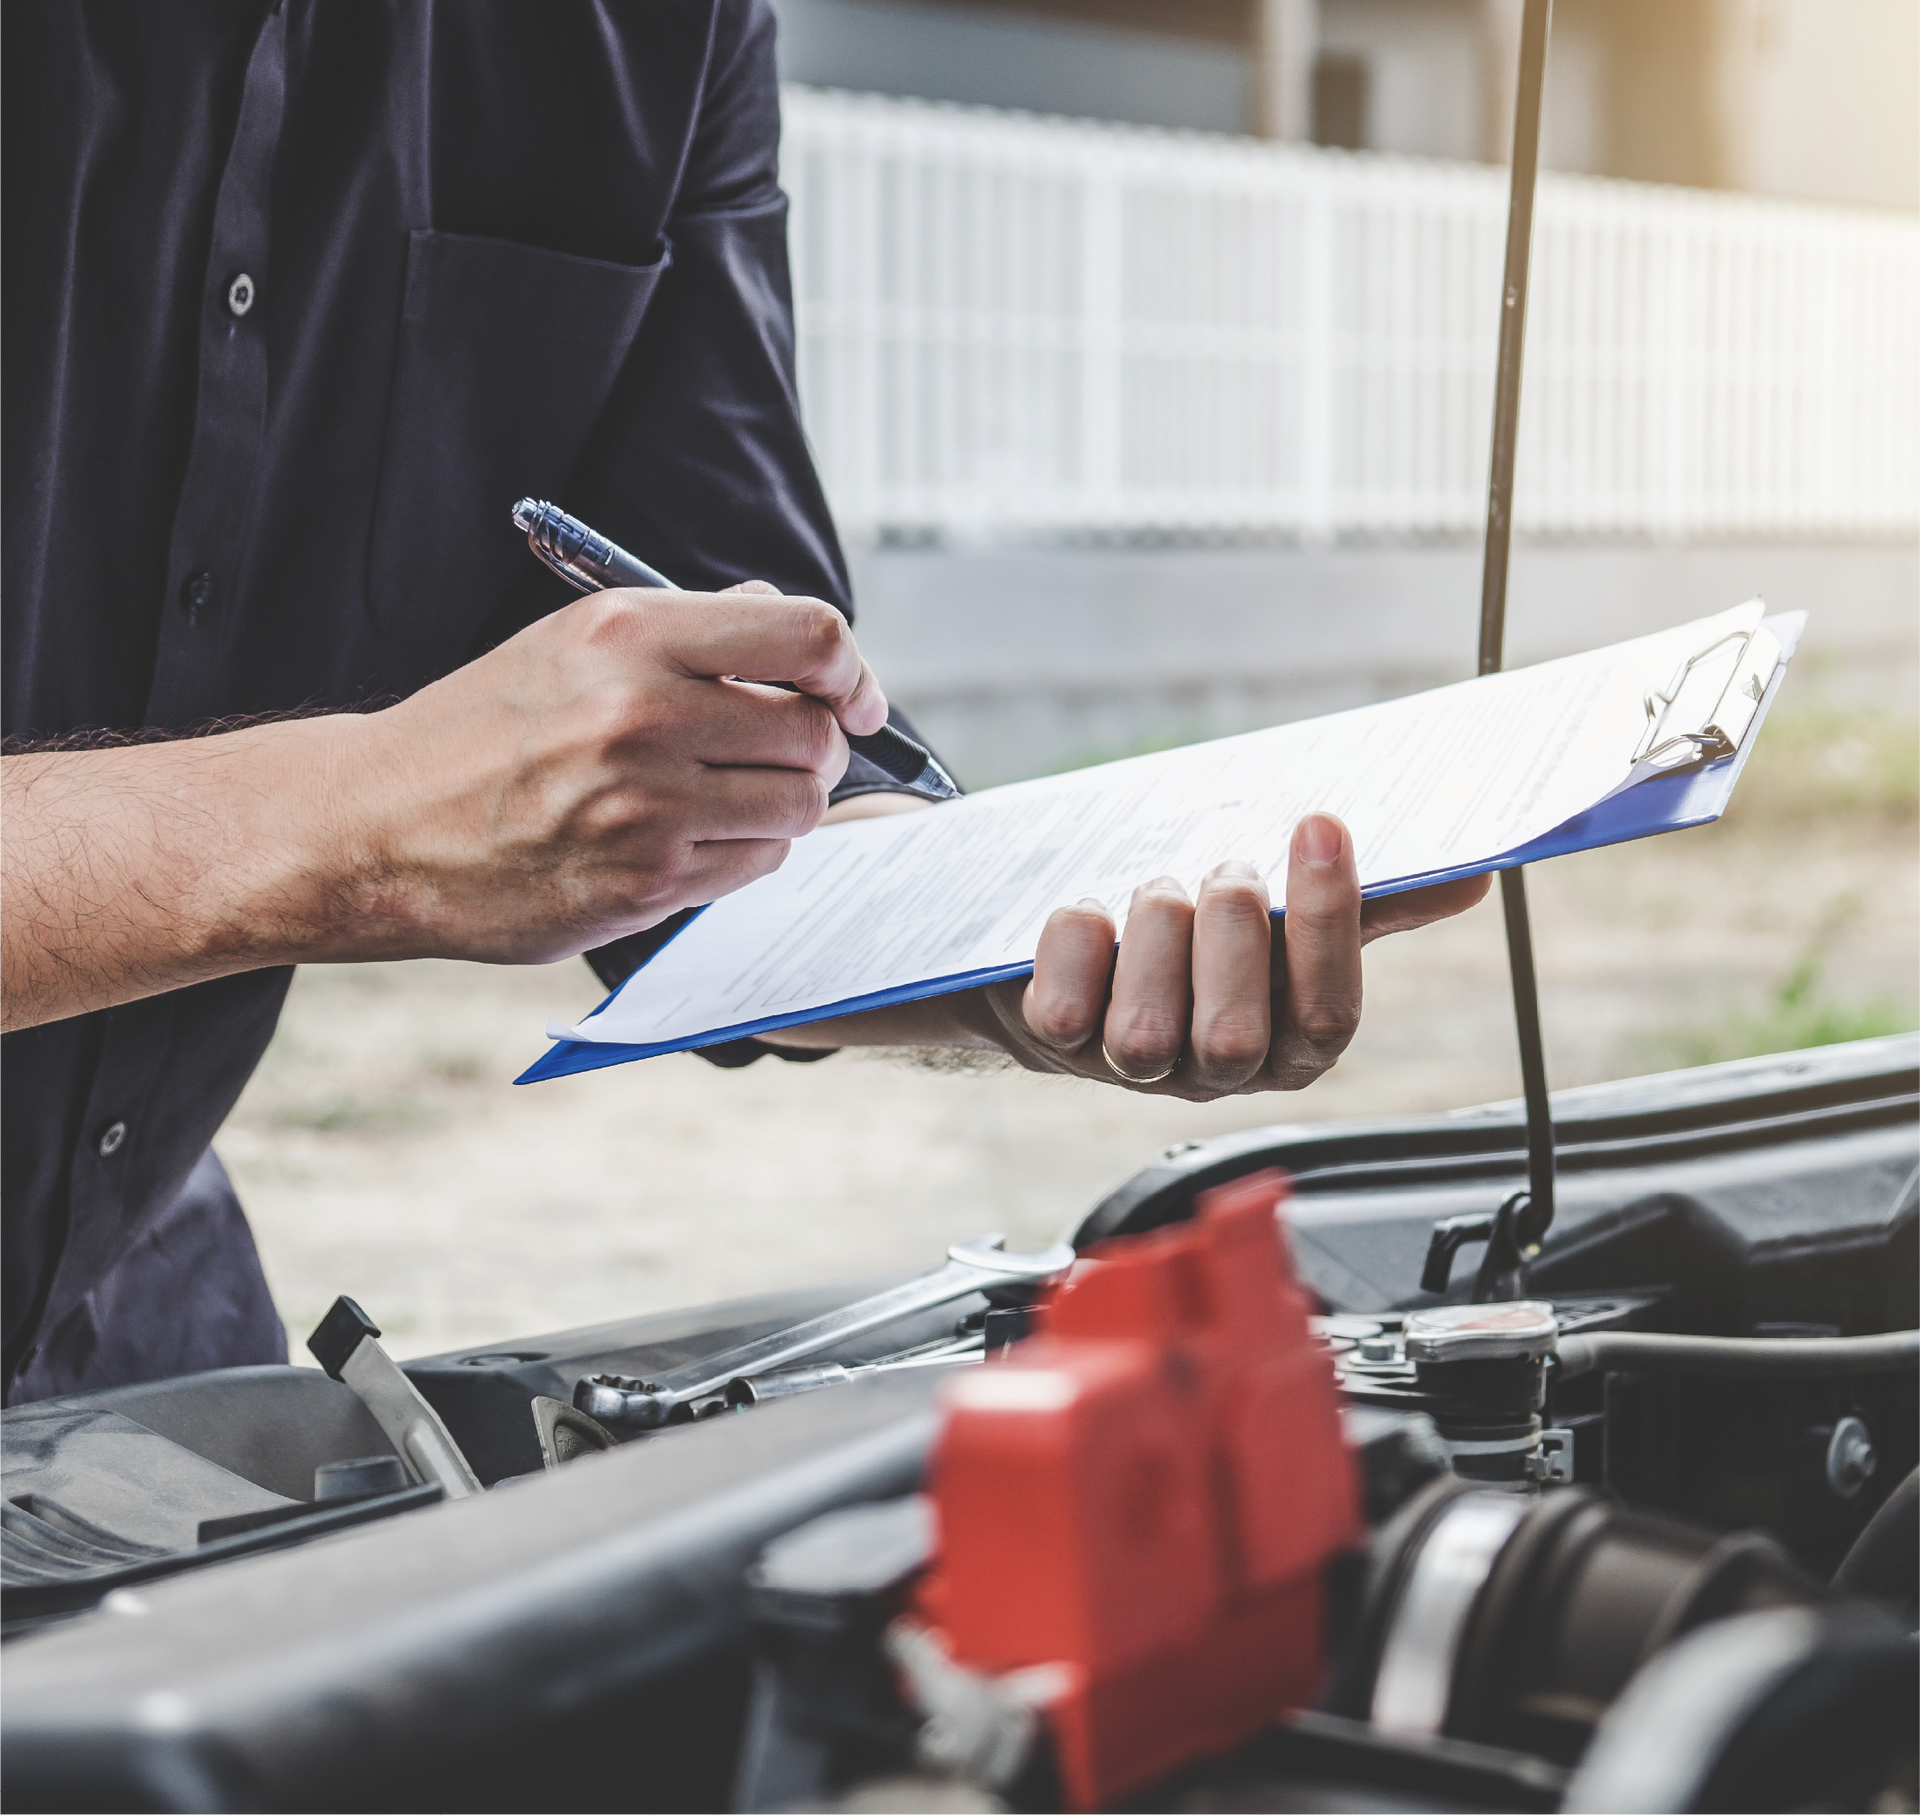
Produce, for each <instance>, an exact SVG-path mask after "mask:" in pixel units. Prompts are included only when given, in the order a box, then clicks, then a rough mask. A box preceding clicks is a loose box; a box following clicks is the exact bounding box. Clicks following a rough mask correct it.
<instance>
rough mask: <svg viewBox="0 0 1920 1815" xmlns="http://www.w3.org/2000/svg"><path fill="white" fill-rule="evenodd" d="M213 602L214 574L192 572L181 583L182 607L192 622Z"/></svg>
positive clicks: (188, 620)
mask: <svg viewBox="0 0 1920 1815" xmlns="http://www.w3.org/2000/svg"><path fill="white" fill-rule="evenodd" d="M212 603H213V575H212V574H210V573H190V574H188V575H187V577H186V578H185V579H184V580H183V581H181V583H180V609H181V610H182V611H183V612H185V613H186V614H187V622H188V623H189V624H191V623H192V622H193V621H194V619H196V618H197V617H199V615H200V614H201V612H203V611H205V610H206V608H207V607H208V606H209V605H211V604H212Z"/></svg>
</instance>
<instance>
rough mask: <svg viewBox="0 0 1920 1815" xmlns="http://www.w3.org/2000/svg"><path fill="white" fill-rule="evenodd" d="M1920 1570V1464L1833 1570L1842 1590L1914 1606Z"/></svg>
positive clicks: (1888, 1498) (1842, 1591)
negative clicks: (1917, 1577)
mask: <svg viewBox="0 0 1920 1815" xmlns="http://www.w3.org/2000/svg"><path fill="white" fill-rule="evenodd" d="M1916 1576H1920V1468H1916V1469H1915V1470H1914V1471H1913V1472H1912V1473H1911V1474H1910V1475H1908V1476H1907V1478H1906V1479H1905V1480H1904V1481H1902V1482H1901V1483H1900V1485H1899V1486H1898V1487H1896V1488H1895V1489H1894V1490H1893V1492H1892V1493H1890V1494H1889V1495H1887V1497H1886V1500H1885V1501H1884V1502H1883V1503H1882V1505H1881V1507H1880V1510H1879V1511H1878V1512H1877V1513H1875V1514H1874V1515H1873V1517H1872V1518H1871V1519H1869V1520H1868V1521H1867V1523H1866V1526H1865V1529H1863V1530H1862V1531H1861V1533H1860V1535H1859V1537H1857V1538H1855V1539H1854V1541H1853V1548H1852V1549H1851V1550H1850V1551H1848V1552H1847V1554H1846V1556H1845V1557H1844V1558H1843V1559H1842V1560H1841V1563H1840V1567H1839V1568H1838V1569H1836V1570H1835V1571H1834V1572H1833V1585H1834V1587H1835V1588H1836V1589H1837V1590H1839V1592H1840V1593H1841V1594H1864V1595H1871V1596H1872V1597H1874V1598H1875V1599H1876V1600H1882V1601H1899V1602H1901V1603H1902V1604H1903V1605H1904V1606H1906V1607H1907V1608H1908V1609H1911V1608H1912V1605H1913V1601H1914V1594H1915V1588H1916Z"/></svg>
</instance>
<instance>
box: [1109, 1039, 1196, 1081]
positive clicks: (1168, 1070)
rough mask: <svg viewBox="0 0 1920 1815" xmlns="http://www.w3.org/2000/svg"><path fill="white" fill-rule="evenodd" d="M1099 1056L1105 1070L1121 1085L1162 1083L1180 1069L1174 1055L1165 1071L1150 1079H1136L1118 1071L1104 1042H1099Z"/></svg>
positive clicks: (1115, 1062)
mask: <svg viewBox="0 0 1920 1815" xmlns="http://www.w3.org/2000/svg"><path fill="white" fill-rule="evenodd" d="M1100 1056H1101V1058H1103V1059H1105V1060H1106V1062H1107V1069H1108V1070H1109V1071H1110V1072H1112V1073H1113V1075H1114V1076H1115V1077H1116V1078H1118V1079H1119V1080H1120V1082H1121V1083H1122V1084H1158V1083H1160V1082H1162V1080H1164V1079H1166V1078H1170V1077H1172V1076H1173V1074H1174V1073H1175V1072H1176V1071H1178V1070H1179V1069H1180V1055H1179V1054H1178V1053H1175V1054H1174V1055H1173V1063H1172V1064H1171V1065H1169V1066H1168V1067H1167V1068H1166V1070H1165V1071H1156V1072H1155V1073H1154V1074H1153V1076H1152V1077H1150V1078H1136V1077H1135V1076H1134V1075H1133V1073H1132V1072H1130V1071H1122V1070H1121V1069H1120V1061H1119V1060H1118V1059H1116V1058H1115V1057H1114V1056H1113V1054H1112V1053H1110V1052H1109V1051H1108V1050H1107V1043H1106V1041H1104V1040H1102V1041H1101V1042H1100Z"/></svg>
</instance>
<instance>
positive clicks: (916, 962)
mask: <svg viewBox="0 0 1920 1815" xmlns="http://www.w3.org/2000/svg"><path fill="white" fill-rule="evenodd" d="M1763 610H1764V607H1763V606H1762V605H1761V603H1760V602H1759V601H1758V600H1754V601H1752V602H1750V603H1749V604H1746V605H1742V606H1738V607H1736V608H1734V609H1733V610H1732V611H1727V612H1723V613H1720V614H1719V615H1718V616H1716V617H1713V618H1706V619H1701V620H1699V621H1697V622H1695V623H1691V624H1685V625H1681V626H1679V627H1677V628H1675V629H1673V630H1668V631H1662V632H1660V633H1658V634H1656V635H1654V636H1649V637H1640V638H1636V639H1634V640H1633V641H1631V642H1627V643H1619V644H1615V645H1613V646H1612V647H1610V648H1607V649H1601V650H1596V651H1594V652H1593V653H1591V654H1587V655H1580V656H1570V657H1566V658H1564V659H1562V660H1559V661H1553V662H1545V663H1542V664H1540V665H1539V666H1537V667H1534V668H1525V669H1518V670H1515V671H1513V672H1511V673H1506V674H1498V675H1488V676H1486V677H1484V678H1482V679H1479V680H1473V681H1464V682H1461V683H1459V684H1457V685H1455V686H1451V687H1442V688H1438V689H1436V690H1434V691H1433V692H1430V693H1423V694H1416V695H1414V696H1412V697H1411V698H1407V699H1400V700H1390V701H1387V702H1385V703H1383V704H1381V705H1376V706H1364V707H1361V708H1359V709H1357V710H1355V711H1351V712H1342V713H1337V714H1334V715H1332V716H1331V717H1327V718H1320V719H1311V720H1307V721H1305V722H1302V723H1299V724H1292V725H1282V726H1278V727H1276V728H1274V729H1272V730H1267V731H1254V732H1248V733H1246V734H1244V735H1242V736H1238V737H1228V738H1221V739H1218V740H1216V741H1214V742H1211V743H1205V744H1196V745H1192V746H1190V747H1188V748H1186V749H1181V750H1171V751H1167V752H1164V753H1161V754H1157V755H1153V756H1140V757H1133V758H1130V759H1128V760H1127V761H1124V762H1117V763H1108V764H1105V765H1103V766H1101V767H1099V768H1093V769H1085V770H1081V771H1078V772H1076V773H1073V774H1069V775H1061V776H1052V777H1047V778H1044V779H1041V780H1038V781H1029V782H1019V783H1015V784H1013V785H1012V786H1009V787H1003V788H994V789H990V790H987V791H985V792H982V793H979V794H975V795H970V796H968V797H966V798H965V799H962V800H959V801H955V802H952V803H950V804H947V805H943V806H941V807H938V808H936V809H932V810H929V811H927V812H923V813H913V814H901V815H897V816H894V817H891V818H886V819H874V820H861V821H855V822H854V823H852V824H849V825H844V826H833V827H827V828H824V829H822V830H821V831H818V832H815V833H812V834H811V835H810V836H808V837H806V838H803V839H800V840H798V841H796V843H795V844H794V847H793V850H792V853H791V855H790V856H789V857H788V859H787V861H786V863H785V864H784V865H783V866H782V867H781V868H780V869H779V870H777V871H776V872H774V874H772V875H771V876H767V877H763V878H762V879H761V880H760V881H758V882H755V883H752V884H750V885H749V886H748V887H746V888H744V889H742V890H740V891H739V892H738V893H737V894H733V895H729V896H727V897H725V898H724V899H722V900H721V901H718V902H716V903H714V904H713V905H712V906H711V907H709V908H708V909H706V911H705V912H703V913H702V914H701V915H700V916H699V917H698V918H697V919H696V920H695V921H693V923H692V924H691V925H690V926H689V927H687V929H686V930H685V931H683V932H682V933H681V934H680V935H679V936H678V937H677V938H675V939H674V940H673V941H672V942H671V943H670V944H669V945H667V946H666V947H665V948H664V949H663V950H662V951H661V952H660V953H659V954H658V955H657V956H656V957H655V958H654V959H653V960H652V961H651V962H650V963H649V964H647V965H646V966H645V967H643V968H642V969H641V970H639V971H637V972H636V973H635V974H634V975H633V976H632V977H631V978H629V979H628V981H627V982H626V983H625V984H624V985H622V987H621V988H620V990H619V991H618V993H617V994H616V995H614V996H613V997H612V998H611V999H610V1000H609V1001H608V1002H607V1003H605V1004H604V1005H602V1007H601V1008H600V1009H599V1010H597V1011H596V1012H595V1013H594V1014H593V1015H591V1016H589V1017H588V1018H587V1019H586V1020H584V1021H582V1022H581V1023H580V1024H579V1025H578V1026H577V1027H565V1026H560V1025H554V1026H551V1027H550V1028H549V1029H548V1032H549V1034H550V1035H551V1036H552V1037H553V1038H556V1039H572V1040H583V1041H590V1042H600V1043H610V1044H616V1045H623V1046H661V1045H667V1044H678V1045H705V1044H708V1043H710V1042H712V1041H716V1040H721V1039H729V1038H735V1037H738V1036H739V1035H740V1034H741V1033H743V1032H746V1031H766V1030H767V1029H769V1028H771V1027H777V1026H791V1025H793V1024H795V1023H797V1022H800V1021H806V1020H815V1019H819V1018H821V1017H822V1016H823V1015H824V1014H826V1013H830V1012H833V1011H835V1010H844V1009H847V1008H850V1007H852V1006H859V1007H871V1006H875V1005H876V1004H877V1003H879V1002H885V1001H904V1000H911V999H914V998H917V997H924V996H930V995H936V994H940V993H942V992H944V991H946V990H951V989H957V988H965V987H967V986H968V985H969V984H971V983H973V982H977V981H979V980H980V979H981V978H982V977H983V976H992V975H1006V974H1012V973H1017V972H1018V971H1019V970H1020V969H1022V968H1025V967H1029V966H1031V964H1032V961H1033V955H1034V951H1035V948H1036V946H1037V944H1038V942H1039V936H1040V930H1041V927H1042V926H1043V925H1044V924H1045V922H1046V918H1047V916H1048V915H1049V914H1050V913H1052V912H1053V910H1054V909H1055V908H1058V907H1061V906H1063V905H1065V904H1067V903H1070V902H1075V901H1079V900H1082V899H1085V898H1087V897H1089V896H1091V897H1093V898H1094V899H1097V900H1099V901H1100V902H1102V903H1103V904H1104V905H1105V906H1106V907H1107V908H1108V909H1109V910H1110V911H1111V912H1112V913H1113V914H1114V916H1115V919H1116V920H1118V921H1121V922H1122V923H1123V924H1124V917H1125V913H1126V908H1127V902H1128V899H1129V897H1130V896H1131V894H1132V892H1133V890H1134V888H1135V887H1136V886H1137V885H1138V884H1140V883H1142V882H1145V881H1147V880H1149V879H1151V878H1153V877H1156V876H1162V875H1170V876H1173V877H1176V878H1177V879H1178V880H1179V881H1180V882H1181V883H1182V884H1183V885H1184V886H1185V887H1186V889H1187V890H1188V892H1189V893H1192V892H1193V890H1194V889H1195V888H1196V887H1197V886H1198V884H1199V882H1200V879H1201V878H1202V877H1203V876H1204V875H1205V874H1206V872H1207V871H1208V870H1210V869H1211V868H1212V867H1213V866H1214V865H1215V864H1217V863H1220V862H1222V861H1224V860H1225V859H1228V858H1240V859H1242V860H1244V861H1246V862H1249V863H1252V864H1254V865H1255V866H1256V867H1257V868H1258V869H1259V871H1260V873H1261V874H1262V876H1264V877H1265V878H1266V879H1267V882H1268V886H1269V888H1270V889H1271V891H1272V894H1273V898H1274V900H1275V901H1276V903H1277V902H1279V901H1281V900H1283V899H1284V896H1285V887H1286V865H1287V848H1288V844H1289V842H1290V840H1291V837H1292V833H1293V828H1294V826H1295V824H1296V823H1297V822H1298V821H1299V819H1300V818H1301V817H1302V816H1303V815H1304V814H1306V813H1309V812H1315V811H1324V812H1330V813H1334V814H1337V815H1338V816H1339V817H1340V818H1341V819H1342V820H1344V821H1345V822H1346V825H1347V827H1348V829H1349V830H1350V832H1351V833H1352V835H1353V840H1354V846H1355V853H1356V857H1357V860H1358V864H1359V871H1360V881H1361V886H1362V888H1363V889H1364V890H1365V891H1366V892H1367V893H1369V894H1383V893H1388V892H1390V891H1391V890H1392V889H1393V888H1395V887H1396V886H1407V885H1409V884H1410V883H1412V882H1414V881H1416V880H1417V879H1419V878H1421V877H1424V876H1430V875H1432V874H1434V873H1436V872H1438V871H1442V870H1450V869H1460V868H1464V867H1471V866H1486V867H1490V866H1491V865H1492V864H1493V863H1494V861H1495V860H1496V859H1498V858H1499V857H1501V856H1502V855H1504V854H1505V853H1507V852H1509V851H1514V850H1517V849H1519V848H1520V847H1521V846H1523V845H1526V844H1528V843H1530V842H1531V841H1532V840H1534V839H1536V838H1539V837H1541V836H1543V835H1544V834H1545V833H1547V832H1550V831H1552V830H1553V829H1554V828H1555V827H1557V826H1560V825H1562V824H1564V823H1565V822H1566V821H1567V820H1569V819H1571V818H1572V817H1573V816H1574V815H1575V814H1577V813H1580V812H1583V811H1585V810H1586V809H1588V808H1590V807H1592V806H1593V805H1594V804H1595V803H1596V802H1598V801H1600V800H1601V799H1603V798H1604V797H1605V796H1606V795H1607V794H1609V793H1610V792H1611V791H1612V790H1613V789H1614V788H1616V787H1617V786H1618V785H1619V784H1620V783H1621V782H1622V781H1624V780H1625V778H1626V776H1627V774H1628V772H1629V770H1630V769H1631V767H1632V756H1633V752H1634V748H1635V745H1636V743H1637V742H1638V741H1639V739H1640V737H1641V734H1642V732H1643V731H1644V730H1645V727H1646V724H1647V712H1646V704H1645V702H1646V697H1647V694H1648V692H1649V690H1650V689H1652V688H1655V687H1658V686H1663V685H1665V684H1666V683H1667V682H1669V681H1670V679H1671V677H1672V675H1673V673H1674V671H1675V670H1676V668H1677V667H1678V666H1679V665H1680V664H1681V663H1682V662H1683V661H1684V660H1685V659H1686V658H1687V657H1688V656H1689V655H1691V654H1693V653H1694V652H1695V651H1697V650H1699V649H1700V648H1701V647H1702V646H1703V645H1704V644H1706V643H1709V642H1711V641H1712V640H1713V639H1714V638H1715V637H1716V636H1721V635H1725V634H1726V633H1727V632H1729V631H1736V630H1747V629H1751V628H1752V627H1753V626H1754V625H1756V624H1758V622H1759V621H1760V617H1761V615H1762V612H1763Z"/></svg>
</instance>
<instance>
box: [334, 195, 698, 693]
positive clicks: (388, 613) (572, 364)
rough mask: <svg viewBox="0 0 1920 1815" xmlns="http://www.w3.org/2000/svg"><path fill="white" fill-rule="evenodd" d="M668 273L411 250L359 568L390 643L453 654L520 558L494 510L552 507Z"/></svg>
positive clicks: (428, 241) (439, 238)
mask: <svg viewBox="0 0 1920 1815" xmlns="http://www.w3.org/2000/svg"><path fill="white" fill-rule="evenodd" d="M667 262H668V256H667V254H666V253H664V252H663V253H662V255H661V257H660V258H659V259H658V260H656V261H655V262H654V263H653V264H650V265H615V264H608V263H606V262H604V261H602V260H600V259H592V258H576V257H574V256H572V255H570V254H568V253H564V252H547V251H542V250H540V249H539V248H537V247H533V246H520V245H514V244H511V243H509V242H508V241H506V240H494V239H476V238H472V237H470V236H467V235H464V234H457V233H433V232H427V231H416V232H414V233H413V234H411V235H410V236H409V244H408V248H407V285H406V300H405V302H404V304H403V306H402V309H401V317H400V336H399V345H398V349H397V352H396V357H395V365H394V375H393V390H392V395H391V398H390V400H389V403H388V408H387V424H386V438H385V443H384V447H383V451H382V454H381V464H380V485H379V492H378V496H377V497H376V499H375V501H374V513H373V533H372V539H371V542H370V545H369V551H368V561H367V602H368V608H369V610H370V611H371V612H372V615H373V619H374V622H375V623H376V624H377V625H378V626H379V627H380V628H381V629H382V630H383V631H385V632H386V633H387V634H388V635H390V636H394V637H397V638H400V639H402V640H404V641H406V642H408V643H412V644H426V645H434V646H438V647H439V648H440V649H441V651H442V652H443V655H444V659H447V660H458V659H459V658H460V657H461V656H462V655H464V654H465V652H466V645H467V642H468V641H469V640H470V639H471V637H472V635H473V633H474V631H475V630H476V629H477V627H478V626H479V625H480V624H481V623H482V622H483V621H484V620H485V618H486V617H487V615H488V613H489V612H490V611H491V610H492V608H493V607H494V605H495V604H496V603H498V601H499V600H500V598H501V596H502V595H503V594H504V593H505V592H506V590H507V588H508V587H509V585H511V584H512V582H513V580H514V578H515V577H516V575H517V574H518V573H519V572H520V570H521V568H522V565H523V563H524V561H525V559H526V542H525V539H524V538H523V537H522V536H521V535H520V534H519V532H518V531H517V530H515V529H514V527H513V525H512V523H511V521H509V518H508V511H509V510H510V509H511V507H512V505H513V503H514V500H515V499H517V498H521V497H526V496H529V495H531V496H535V497H541V496H545V497H553V498H555V499H556V501H558V502H564V501H565V500H564V497H562V496H561V494H563V493H564V491H565V489H566V486H567V482H568V479H569V477H570V475H571V474H572V472H573V468H574V465H575V463H576V462H577V461H578V460H579V458H580V455H581V452H582V450H583V449H584V448H585V446H586V443H587V437H588V436H589V435H590V434H591V433H592V431H593V427H594V424H595V423H596V422H597V421H598V420H599V417H600V414H601V411H602V410H603V408H604V407H605V405H606V401H607V397H608V394H609V393H610V392H611V391H612V389H613V385H614V381H615V379H616V378H617V377H618V376H619V372H620V368H621V366H622V364H623V363H624V362H625V360H626V356H627V352H628V349H629V348H630V347H631V346H632V344H633V339H634V336H635V334H637V333H638V332H639V328H640V321H641V318H642V317H643V316H644V315H645V314H646V310H647V304H648V302H649V301H650V300H651V298H652V296H653V291H654V287H655V286H656V285H657V284H658V283H659V281H660V275H661V273H662V272H663V271H664V270H665V269H666V268H667Z"/></svg>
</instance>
